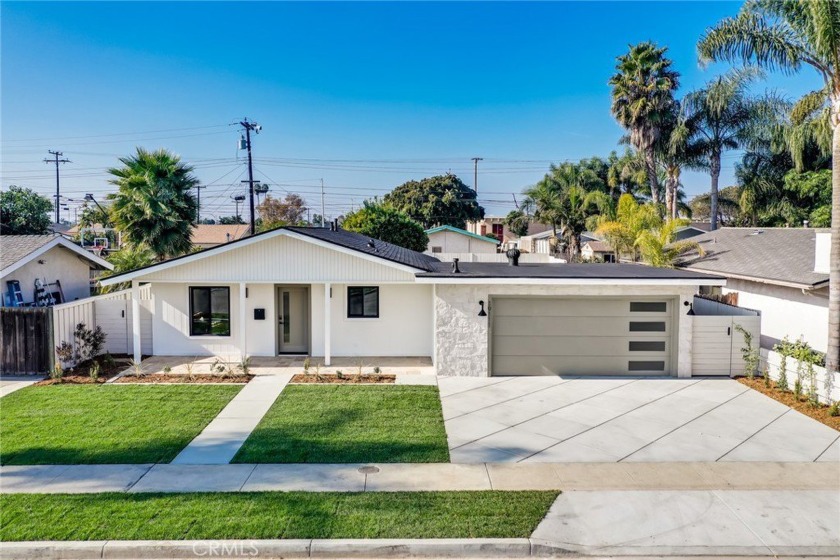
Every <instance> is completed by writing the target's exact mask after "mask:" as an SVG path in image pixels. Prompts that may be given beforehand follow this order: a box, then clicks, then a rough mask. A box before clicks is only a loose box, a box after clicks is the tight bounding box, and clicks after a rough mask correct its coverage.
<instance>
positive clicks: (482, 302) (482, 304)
mask: <svg viewBox="0 0 840 560" xmlns="http://www.w3.org/2000/svg"><path fill="white" fill-rule="evenodd" d="M478 305H479V306H481V311H479V312H478V316H479V317H487V312H486V311H484V300H481V301H479V302H478Z"/></svg>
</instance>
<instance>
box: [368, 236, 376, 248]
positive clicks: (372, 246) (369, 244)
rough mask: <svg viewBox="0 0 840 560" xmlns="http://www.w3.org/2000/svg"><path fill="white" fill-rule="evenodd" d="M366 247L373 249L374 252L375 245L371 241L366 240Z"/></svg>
mask: <svg viewBox="0 0 840 560" xmlns="http://www.w3.org/2000/svg"><path fill="white" fill-rule="evenodd" d="M367 246H368V249H373V250H374V251H376V243H375V242H374V241H373V239H369V240H368V242H367Z"/></svg>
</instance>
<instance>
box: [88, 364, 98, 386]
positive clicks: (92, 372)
mask: <svg viewBox="0 0 840 560" xmlns="http://www.w3.org/2000/svg"><path fill="white" fill-rule="evenodd" d="M88 375H89V376H90V378H91V379H92V380H93V381H94V383H95V382H96V381H98V380H99V362H93V363H92V364H91V365H90V369H89V370H88Z"/></svg>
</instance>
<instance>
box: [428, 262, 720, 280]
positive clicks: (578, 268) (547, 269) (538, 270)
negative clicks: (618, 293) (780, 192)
mask: <svg viewBox="0 0 840 560" xmlns="http://www.w3.org/2000/svg"><path fill="white" fill-rule="evenodd" d="M458 268H459V269H460V270H461V272H460V273H454V272H452V263H451V262H439V263H437V264H436V265H435V271H434V272H420V273H418V274H417V277H418V278H463V279H468V278H568V279H580V280H594V279H608V280H709V279H711V278H713V277H712V276H709V275H708V274H702V273H699V272H691V271H688V270H679V269H673V268H655V267H652V266H645V265H641V264H630V263H621V264H591V263H569V264H562V263H560V264H554V263H538V264H531V263H529V264H520V265H519V266H510V265H509V264H507V263H474V262H473V263H464V262H462V263H458ZM721 280H722V278H721Z"/></svg>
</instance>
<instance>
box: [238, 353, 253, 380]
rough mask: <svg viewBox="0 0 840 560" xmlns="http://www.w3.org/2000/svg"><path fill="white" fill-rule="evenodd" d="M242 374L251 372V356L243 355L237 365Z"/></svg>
mask: <svg viewBox="0 0 840 560" xmlns="http://www.w3.org/2000/svg"><path fill="white" fill-rule="evenodd" d="M237 367H238V368H239V371H241V372H242V375H248V374H249V373H250V372H251V356H245V357H244V358H242V360H241V361H240V362H239V365H238V366H237Z"/></svg>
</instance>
